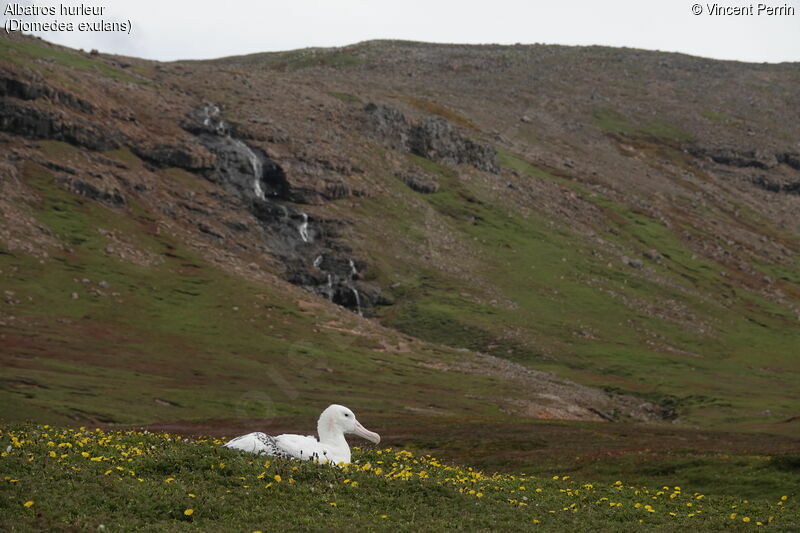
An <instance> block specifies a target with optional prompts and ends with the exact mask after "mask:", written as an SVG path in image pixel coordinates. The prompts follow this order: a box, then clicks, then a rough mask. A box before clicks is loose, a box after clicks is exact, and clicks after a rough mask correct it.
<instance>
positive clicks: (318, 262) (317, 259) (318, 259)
mask: <svg viewBox="0 0 800 533" xmlns="http://www.w3.org/2000/svg"><path fill="white" fill-rule="evenodd" d="M322 259H323V256H321V255H318V256H317V257H315V258H314V268H319V266H320V265H321V264H322Z"/></svg>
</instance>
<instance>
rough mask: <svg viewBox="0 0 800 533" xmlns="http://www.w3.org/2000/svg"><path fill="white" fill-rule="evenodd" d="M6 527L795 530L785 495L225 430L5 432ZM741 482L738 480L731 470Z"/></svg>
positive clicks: (0, 485)
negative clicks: (521, 471)
mask: <svg viewBox="0 0 800 533" xmlns="http://www.w3.org/2000/svg"><path fill="white" fill-rule="evenodd" d="M0 442H2V445H3V448H4V449H5V448H6V447H8V451H4V452H2V457H0V461H2V463H0V464H2V465H3V473H4V474H3V480H2V482H0V491H2V493H3V498H2V499H0V526H2V527H3V529H4V530H5V531H29V530H31V529H38V530H61V529H66V528H78V529H82V530H89V529H91V530H97V529H108V530H126V531H137V530H152V529H153V528H157V529H158V530H160V531H190V530H209V529H213V530H215V531H269V530H274V529H281V530H308V529H324V530H326V531H351V530H353V529H362V528H363V529H368V530H371V531H420V530H426V531H433V530H461V531H467V530H469V531H496V530H497V529H498V527H501V528H502V529H503V530H504V531H530V530H531V529H534V530H535V529H538V528H543V529H545V530H566V529H569V530H575V529H581V530H583V529H586V530H594V531H598V530H602V531H631V530H632V529H635V530H637V531H675V530H684V529H688V528H691V529H692V530H694V531H721V530H726V531H745V530H749V529H750V528H758V527H761V526H769V529H770V530H774V531H794V530H796V529H797V528H798V527H800V513H798V512H797V506H796V502H795V499H794V497H793V496H792V497H790V495H789V494H778V495H775V494H769V495H767V494H764V495H759V496H758V497H752V498H751V497H744V496H736V495H733V496H720V495H716V494H713V493H704V492H699V491H697V490H695V489H694V488H693V487H688V486H679V485H676V484H665V485H663V486H649V487H648V486H636V485H633V484H631V483H630V482H629V481H628V480H626V479H618V480H615V481H613V482H610V483H589V482H580V481H576V480H574V479H572V478H571V477H570V476H569V475H563V474H562V475H554V476H548V477H532V476H525V475H510V474H506V475H500V474H489V473H485V472H480V471H478V470H473V469H472V468H468V467H463V466H457V465H450V464H446V463H442V462H440V461H438V460H437V459H435V458H433V457H431V456H428V455H423V456H419V455H414V454H412V453H411V452H408V451H406V450H399V449H392V448H385V449H358V450H356V453H355V454H354V457H353V463H352V464H350V465H343V466H340V467H338V468H337V467H331V466H324V465H316V464H312V463H307V462H297V461H286V460H280V459H274V458H273V459H267V458H264V457H260V458H259V457H256V456H252V455H249V454H244V453H241V452H238V451H233V450H225V449H223V448H222V447H221V444H222V442H223V441H221V440H220V439H186V438H182V437H180V436H176V435H169V434H154V433H142V432H133V431H130V432H109V433H106V432H102V431H99V430H96V431H90V430H84V429H62V428H56V427H50V426H38V427H37V426H11V427H8V426H6V427H3V428H2V430H1V432H0ZM731 481H732V482H734V483H735V481H736V480H735V479H731Z"/></svg>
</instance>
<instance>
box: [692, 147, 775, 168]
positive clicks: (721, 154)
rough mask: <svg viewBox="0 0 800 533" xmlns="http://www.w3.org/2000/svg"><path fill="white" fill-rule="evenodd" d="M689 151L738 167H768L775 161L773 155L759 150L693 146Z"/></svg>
mask: <svg viewBox="0 0 800 533" xmlns="http://www.w3.org/2000/svg"><path fill="white" fill-rule="evenodd" d="M689 153H691V154H692V155H694V156H695V157H705V158H708V159H711V160H712V161H714V162H715V163H719V164H720V165H726V166H729V167H738V168H747V167H750V168H760V169H763V170H767V169H770V168H772V167H774V166H775V164H776V163H777V161H776V159H775V156H774V155H773V154H770V153H768V152H764V151H761V150H740V149H738V148H732V147H727V146H726V147H715V148H707V147H701V146H694V147H691V148H689Z"/></svg>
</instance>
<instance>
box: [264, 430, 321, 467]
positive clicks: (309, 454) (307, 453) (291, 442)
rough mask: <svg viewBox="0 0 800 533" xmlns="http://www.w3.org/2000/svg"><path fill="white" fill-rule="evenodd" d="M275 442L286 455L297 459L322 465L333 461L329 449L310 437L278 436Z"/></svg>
mask: <svg viewBox="0 0 800 533" xmlns="http://www.w3.org/2000/svg"><path fill="white" fill-rule="evenodd" d="M275 442H276V443H277V445H278V447H280V449H281V450H283V451H284V453H286V454H287V455H288V456H289V457H294V458H295V459H304V460H306V461H319V462H320V463H326V462H328V461H329V460H332V459H333V458H332V457H331V456H330V455H331V454H330V453H329V451H328V449H327V447H326V446H324V445H323V444H322V443H321V442H319V441H318V440H317V439H316V438H314V437H312V436H310V435H309V436H305V435H292V434H285V435H278V436H277V437H275Z"/></svg>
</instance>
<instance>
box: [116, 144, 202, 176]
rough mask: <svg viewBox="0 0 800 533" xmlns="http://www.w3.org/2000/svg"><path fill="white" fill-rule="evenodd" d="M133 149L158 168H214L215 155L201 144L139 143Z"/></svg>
mask: <svg viewBox="0 0 800 533" xmlns="http://www.w3.org/2000/svg"><path fill="white" fill-rule="evenodd" d="M131 151H132V152H133V153H134V154H136V156H137V157H139V158H140V159H143V160H144V161H146V162H148V163H150V164H151V165H153V166H155V167H156V168H182V169H184V170H188V171H190V172H193V171H207V170H210V169H212V168H214V158H213V156H212V155H211V154H210V153H209V152H208V151H206V150H203V149H201V148H200V147H199V146H191V145H186V144H183V145H174V144H155V145H153V144H144V143H137V144H135V145H134V146H132V147H131Z"/></svg>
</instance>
